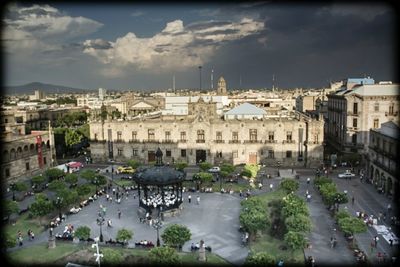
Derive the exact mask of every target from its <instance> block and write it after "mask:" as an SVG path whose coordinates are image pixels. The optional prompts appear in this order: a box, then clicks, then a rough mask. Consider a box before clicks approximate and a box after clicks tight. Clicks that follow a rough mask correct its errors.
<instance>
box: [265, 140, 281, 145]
mask: <svg viewBox="0 0 400 267" xmlns="http://www.w3.org/2000/svg"><path fill="white" fill-rule="evenodd" d="M265 143H266V144H276V143H278V141H277V140H265Z"/></svg>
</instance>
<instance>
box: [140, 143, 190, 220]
mask: <svg viewBox="0 0 400 267" xmlns="http://www.w3.org/2000/svg"><path fill="white" fill-rule="evenodd" d="M162 156H163V153H162V152H161V149H160V148H158V149H157V152H156V164H155V166H154V167H150V168H146V169H142V170H138V171H137V172H136V173H135V174H134V176H133V179H134V180H135V182H136V183H137V185H138V196H139V209H138V215H139V217H141V218H144V217H145V214H146V213H148V212H149V213H151V214H152V217H153V218H154V217H157V216H159V215H163V217H168V216H175V215H177V214H179V213H180V211H181V209H182V202H183V200H182V199H183V197H182V189H183V187H182V182H183V181H184V179H185V177H186V173H185V172H184V171H177V170H175V169H174V168H172V167H169V166H165V165H164V164H163V162H162ZM155 212H158V214H157V213H155Z"/></svg>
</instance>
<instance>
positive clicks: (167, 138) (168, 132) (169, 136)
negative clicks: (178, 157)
mask: <svg viewBox="0 0 400 267" xmlns="http://www.w3.org/2000/svg"><path fill="white" fill-rule="evenodd" d="M170 140H171V132H170V131H166V132H165V141H170Z"/></svg>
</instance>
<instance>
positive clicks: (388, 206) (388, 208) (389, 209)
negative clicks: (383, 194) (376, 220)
mask: <svg viewBox="0 0 400 267" xmlns="http://www.w3.org/2000/svg"><path fill="white" fill-rule="evenodd" d="M387 211H388V214H389V213H390V212H391V211H392V205H390V203H389V204H388V205H387Z"/></svg>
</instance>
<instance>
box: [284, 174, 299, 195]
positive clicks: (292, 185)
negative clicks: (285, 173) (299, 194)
mask: <svg viewBox="0 0 400 267" xmlns="http://www.w3.org/2000/svg"><path fill="white" fill-rule="evenodd" d="M280 187H281V188H283V190H285V191H286V192H287V193H290V192H296V191H297V189H299V182H297V181H295V180H293V179H289V178H285V179H283V180H282V182H281V184H280Z"/></svg>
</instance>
